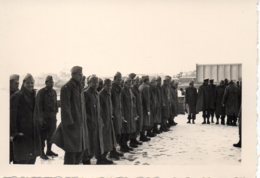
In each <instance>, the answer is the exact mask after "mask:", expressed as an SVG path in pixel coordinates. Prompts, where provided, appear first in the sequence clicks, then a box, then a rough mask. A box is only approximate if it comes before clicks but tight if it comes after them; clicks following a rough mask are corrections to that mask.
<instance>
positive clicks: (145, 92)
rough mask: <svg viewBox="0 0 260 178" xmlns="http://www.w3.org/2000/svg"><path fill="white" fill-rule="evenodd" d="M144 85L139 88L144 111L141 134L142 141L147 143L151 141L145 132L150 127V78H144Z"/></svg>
mask: <svg viewBox="0 0 260 178" xmlns="http://www.w3.org/2000/svg"><path fill="white" fill-rule="evenodd" d="M142 81H143V83H142V84H141V85H140V86H139V91H140V93H141V97H142V105H143V107H142V109H143V120H144V121H143V131H142V132H141V134H140V141H143V142H146V141H149V140H150V138H148V137H147V135H145V131H147V130H148V129H149V127H150V119H151V118H150V115H151V113H150V112H151V111H150V86H149V76H143V78H142Z"/></svg>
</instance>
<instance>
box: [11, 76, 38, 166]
mask: <svg viewBox="0 0 260 178" xmlns="http://www.w3.org/2000/svg"><path fill="white" fill-rule="evenodd" d="M35 96H36V92H35V90H34V79H33V77H32V75H31V74H27V75H26V76H25V78H24V80H23V84H22V88H21V90H20V91H17V92H15V93H14V94H13V95H12V96H11V102H10V104H11V106H10V118H11V130H10V131H11V140H12V141H13V163H14V164H34V163H35V161H36V157H37V156H39V155H40V153H41V141H40V131H39V120H38V118H37V117H35V116H34V109H35Z"/></svg>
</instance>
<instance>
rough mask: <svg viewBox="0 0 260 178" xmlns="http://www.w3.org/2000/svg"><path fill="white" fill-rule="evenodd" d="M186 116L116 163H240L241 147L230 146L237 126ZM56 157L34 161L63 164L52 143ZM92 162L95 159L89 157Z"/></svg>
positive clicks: (235, 138)
mask: <svg viewBox="0 0 260 178" xmlns="http://www.w3.org/2000/svg"><path fill="white" fill-rule="evenodd" d="M186 117H187V116H186V115H185V116H184V115H179V116H178V117H177V118H176V119H175V121H176V122H178V125H177V126H175V127H172V128H171V129H170V131H169V132H164V133H162V134H159V135H158V136H156V137H154V138H152V139H151V141H150V142H145V143H143V145H141V146H139V147H138V148H136V149H134V151H133V152H132V153H125V154H124V157H123V158H122V159H121V160H119V161H114V162H115V164H118V165H205V164H210V165H214V164H222V165H223V164H224V165H225V164H226V165H239V164H240V163H241V149H239V148H235V147H233V146H232V145H233V143H236V142H237V141H238V127H232V126H222V125H216V124H210V125H202V124H201V122H202V117H201V114H199V115H198V116H197V120H196V124H187V123H186V122H187V119H186ZM53 151H55V152H57V153H58V154H59V157H57V158H51V159H50V160H47V161H45V160H42V159H40V158H37V161H36V164H53V165H56V164H63V156H64V152H63V151H62V150H61V149H60V148H58V147H56V146H55V145H53ZM92 164H95V159H93V160H92Z"/></svg>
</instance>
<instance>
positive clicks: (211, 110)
mask: <svg viewBox="0 0 260 178" xmlns="http://www.w3.org/2000/svg"><path fill="white" fill-rule="evenodd" d="M214 113H215V109H209V115H210V117H211V122H214Z"/></svg>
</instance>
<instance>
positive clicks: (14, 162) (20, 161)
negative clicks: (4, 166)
mask: <svg viewBox="0 0 260 178" xmlns="http://www.w3.org/2000/svg"><path fill="white" fill-rule="evenodd" d="M35 161H36V157H33V158H30V159H28V160H19V161H15V160H13V164H35Z"/></svg>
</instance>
